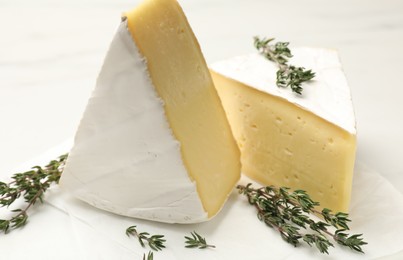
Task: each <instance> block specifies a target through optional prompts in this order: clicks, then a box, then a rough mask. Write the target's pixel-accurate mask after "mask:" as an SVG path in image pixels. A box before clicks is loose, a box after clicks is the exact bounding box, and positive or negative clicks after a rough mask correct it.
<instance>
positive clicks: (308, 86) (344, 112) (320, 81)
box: [210, 48, 356, 134]
mask: <svg viewBox="0 0 403 260" xmlns="http://www.w3.org/2000/svg"><path fill="white" fill-rule="evenodd" d="M292 53H293V55H294V56H293V57H292V58H291V59H290V62H289V63H290V64H292V65H295V66H302V67H304V68H307V69H311V70H312V71H313V72H315V78H314V80H312V81H310V82H307V83H303V86H302V87H303V89H304V90H303V91H302V95H299V94H296V93H293V92H292V91H291V90H290V89H289V88H279V87H277V85H276V71H277V70H278V67H277V66H276V64H275V63H274V62H271V61H269V60H267V59H266V58H264V57H263V56H262V55H260V54H257V53H256V54H250V55H245V56H239V57H235V58H231V59H227V60H224V61H219V62H216V63H214V64H212V65H211V66H210V68H211V69H212V70H213V71H215V72H217V73H219V74H221V75H223V76H225V77H227V78H231V79H234V80H237V81H239V82H241V83H243V84H246V85H248V86H251V87H253V88H256V89H258V90H260V91H263V92H266V93H269V94H271V95H275V96H278V97H281V98H284V99H286V100H288V101H289V102H291V103H294V104H295V105H297V106H300V107H302V108H304V109H306V110H308V111H311V112H312V113H314V114H316V115H317V116H319V117H321V118H323V119H325V120H327V121H329V122H331V123H333V124H335V125H337V126H339V127H341V128H343V129H345V130H346V131H348V132H350V133H351V134H356V123H355V116H354V109H353V105H352V100H351V93H350V88H349V86H348V84H347V79H346V77H345V75H344V73H343V70H342V66H341V63H340V60H339V57H338V55H337V51H335V50H330V49H320V48H295V49H292Z"/></svg>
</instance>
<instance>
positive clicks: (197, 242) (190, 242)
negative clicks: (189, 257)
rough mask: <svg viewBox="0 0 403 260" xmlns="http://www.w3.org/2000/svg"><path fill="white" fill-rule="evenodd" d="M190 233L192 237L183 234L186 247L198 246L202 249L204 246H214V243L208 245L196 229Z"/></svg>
mask: <svg viewBox="0 0 403 260" xmlns="http://www.w3.org/2000/svg"><path fill="white" fill-rule="evenodd" d="M190 234H191V235H192V237H187V236H185V239H186V242H185V244H186V246H185V247H187V248H196V247H197V248H199V249H204V248H208V247H212V248H215V246H214V245H209V244H207V242H206V239H205V238H203V237H202V236H200V235H199V234H197V232H196V231H193V232H191V233H190Z"/></svg>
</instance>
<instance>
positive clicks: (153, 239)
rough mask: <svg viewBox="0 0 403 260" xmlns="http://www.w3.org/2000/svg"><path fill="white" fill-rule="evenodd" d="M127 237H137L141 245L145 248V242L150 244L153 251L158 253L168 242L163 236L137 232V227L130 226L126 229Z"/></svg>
mask: <svg viewBox="0 0 403 260" xmlns="http://www.w3.org/2000/svg"><path fill="white" fill-rule="evenodd" d="M126 235H127V236H129V237H130V236H135V237H137V238H138V240H139V242H140V245H141V246H142V247H145V244H144V241H146V242H147V243H148V245H149V246H150V248H151V249H153V250H155V251H158V250H162V249H163V248H165V245H164V242H166V240H165V239H163V238H164V236H163V235H152V236H150V234H149V233H147V232H141V233H139V232H137V230H136V226H130V227H128V228H127V229H126Z"/></svg>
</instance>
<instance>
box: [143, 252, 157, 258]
mask: <svg viewBox="0 0 403 260" xmlns="http://www.w3.org/2000/svg"><path fill="white" fill-rule="evenodd" d="M153 259H154V254H153V252H152V251H149V252H148V255H146V254H145V253H144V254H143V260H153Z"/></svg>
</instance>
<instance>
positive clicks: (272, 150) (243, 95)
mask: <svg viewBox="0 0 403 260" xmlns="http://www.w3.org/2000/svg"><path fill="white" fill-rule="evenodd" d="M212 76H213V79H214V83H215V86H216V88H217V90H218V93H219V96H220V98H221V100H222V102H223V106H224V109H225V111H226V114H227V117H228V120H229V122H230V125H231V128H232V131H233V134H234V137H235V139H236V141H237V143H238V146H239V148H240V151H241V162H242V172H243V173H244V174H246V175H247V176H249V177H250V178H252V179H254V180H257V181H258V182H261V183H262V184H265V185H276V186H286V187H290V188H291V189H303V190H306V191H307V192H308V193H309V194H310V195H311V197H312V198H313V199H314V200H317V201H319V202H320V203H321V206H322V207H326V208H330V209H332V210H333V211H344V212H346V211H348V208H349V202H350V196H351V184H352V175H353V168H354V161H355V150H356V137H355V135H353V134H351V133H349V132H347V131H345V130H344V129H342V128H339V127H337V126H336V125H334V124H332V123H329V122H328V121H325V120H324V119H322V118H320V117H318V116H316V115H315V114H313V113H311V112H309V111H307V110H304V109H302V108H301V107H298V106H297V105H295V104H291V103H290V102H288V101H287V100H285V99H282V98H279V97H275V96H272V95H270V94H268V93H264V92H261V91H259V90H256V89H254V88H251V87H249V86H247V85H244V84H242V83H239V82H238V81H235V80H232V79H229V78H226V77H224V76H222V75H220V74H217V73H215V72H212Z"/></svg>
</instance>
